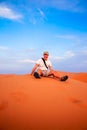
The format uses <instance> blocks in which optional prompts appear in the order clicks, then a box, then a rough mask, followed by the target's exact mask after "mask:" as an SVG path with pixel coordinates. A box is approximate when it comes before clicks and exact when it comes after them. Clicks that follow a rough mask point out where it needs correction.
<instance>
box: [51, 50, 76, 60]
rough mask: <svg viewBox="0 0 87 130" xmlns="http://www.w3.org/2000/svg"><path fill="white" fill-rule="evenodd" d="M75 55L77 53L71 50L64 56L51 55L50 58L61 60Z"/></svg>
mask: <svg viewBox="0 0 87 130" xmlns="http://www.w3.org/2000/svg"><path fill="white" fill-rule="evenodd" d="M74 56H75V53H74V52H73V51H71V50H69V51H66V52H65V54H64V55H63V56H50V58H51V59H52V60H56V61H60V60H64V59H69V58H72V57H74Z"/></svg>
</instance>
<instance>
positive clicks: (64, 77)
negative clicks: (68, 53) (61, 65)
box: [60, 75, 68, 81]
mask: <svg viewBox="0 0 87 130" xmlns="http://www.w3.org/2000/svg"><path fill="white" fill-rule="evenodd" d="M67 79H68V76H67V75H65V76H63V77H61V78H60V81H66V80H67Z"/></svg>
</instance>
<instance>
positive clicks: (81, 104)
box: [70, 98, 87, 109]
mask: <svg viewBox="0 0 87 130" xmlns="http://www.w3.org/2000/svg"><path fill="white" fill-rule="evenodd" d="M70 101H71V102H72V103H74V104H76V105H78V106H79V107H82V108H85V109H87V104H85V103H83V101H82V100H79V99H76V98H70Z"/></svg>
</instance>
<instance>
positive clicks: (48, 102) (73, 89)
mask: <svg viewBox="0 0 87 130" xmlns="http://www.w3.org/2000/svg"><path fill="white" fill-rule="evenodd" d="M57 73H59V72H57ZM59 74H60V75H63V74H64V72H60V73H59ZM67 74H68V75H69V79H68V80H67V81H66V82H60V81H57V80H54V79H51V78H45V77H43V78H41V79H35V78H34V77H33V76H31V75H28V74H26V75H15V74H11V75H9V74H8V75H7V74H6V75H0V130H87V73H68V72H67Z"/></svg>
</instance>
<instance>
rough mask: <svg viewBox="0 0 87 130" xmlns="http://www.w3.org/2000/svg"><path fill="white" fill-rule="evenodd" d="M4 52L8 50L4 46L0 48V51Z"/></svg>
mask: <svg viewBox="0 0 87 130" xmlns="http://www.w3.org/2000/svg"><path fill="white" fill-rule="evenodd" d="M5 50H9V48H8V47H6V46H0V51H5Z"/></svg>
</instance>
